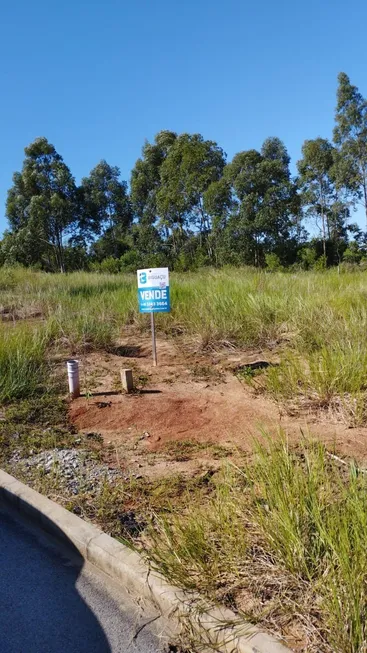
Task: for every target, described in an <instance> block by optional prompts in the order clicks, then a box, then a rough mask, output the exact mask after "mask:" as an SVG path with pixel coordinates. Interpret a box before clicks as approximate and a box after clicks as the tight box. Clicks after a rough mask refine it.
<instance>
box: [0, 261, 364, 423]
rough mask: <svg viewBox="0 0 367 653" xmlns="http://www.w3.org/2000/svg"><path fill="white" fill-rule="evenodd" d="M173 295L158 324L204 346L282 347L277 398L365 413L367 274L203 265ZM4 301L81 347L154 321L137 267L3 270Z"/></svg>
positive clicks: (272, 381)
mask: <svg viewBox="0 0 367 653" xmlns="http://www.w3.org/2000/svg"><path fill="white" fill-rule="evenodd" d="M171 297H172V312H171V313H170V314H159V315H157V327H158V329H160V330H162V331H164V332H165V333H167V334H171V335H175V334H177V333H180V334H186V335H187V336H190V337H193V338H195V339H196V340H197V344H198V346H202V347H208V346H219V345H221V344H231V345H233V346H245V347H257V348H260V349H264V348H271V349H272V350H274V349H276V350H277V351H278V352H279V353H280V355H281V365H280V366H279V367H273V368H271V369H270V370H269V375H268V380H267V387H268V390H269V391H270V392H271V393H272V394H273V395H274V396H275V397H276V398H277V399H279V400H281V401H284V400H285V401H287V400H289V398H292V400H293V401H294V400H297V399H300V400H301V399H302V400H303V399H305V398H306V399H307V400H308V401H312V402H315V403H316V404H317V405H329V404H333V402H335V401H336V402H337V403H338V406H339V407H340V410H341V411H342V412H343V411H344V413H345V415H346V417H347V419H349V420H350V421H351V423H361V422H363V421H364V420H365V419H366V416H365V410H364V408H363V405H364V403H365V398H366V392H367V376H366V370H367V365H366V363H367V354H366V352H367V302H366V300H367V273H363V272H346V273H344V274H341V275H338V274H337V272H336V271H335V270H330V271H327V272H323V273H322V272H307V273H297V274H284V273H274V274H266V273H264V272H259V271H256V270H252V269H231V268H228V269H223V270H220V271H216V270H202V271H200V272H198V273H188V274H172V278H171ZM0 304H1V305H3V306H5V307H6V306H12V307H14V311H15V313H16V312H17V311H19V312H20V314H21V316H22V315H23V316H27V314H32V311H34V309H35V308H37V309H38V311H39V312H40V313H41V314H42V316H43V320H44V322H45V323H47V322H49V326H48V328H49V329H51V330H52V332H53V333H54V335H55V339H56V340H57V339H58V340H59V342H60V343H61V344H64V345H65V347H66V348H69V350H70V353H73V354H74V353H75V352H78V351H79V350H83V351H85V350H88V349H89V350H90V349H93V348H98V349H103V348H106V349H108V348H111V346H112V344H113V343H114V342H115V341H116V339H117V338H119V337H121V335H122V334H123V333H124V328H125V327H126V325H134V326H135V327H136V329H137V330H140V329H142V328H145V327H148V325H149V321H148V320H147V316H144V315H139V313H138V302H137V290H136V279H135V275H132V274H130V275H108V274H92V273H90V274H88V273H84V272H78V273H73V274H68V275H60V274H55V275H50V274H46V273H42V272H32V271H28V270H19V269H15V270H11V269H10V270H9V269H5V268H2V269H0ZM28 309H29V310H28ZM18 317H19V316H18Z"/></svg>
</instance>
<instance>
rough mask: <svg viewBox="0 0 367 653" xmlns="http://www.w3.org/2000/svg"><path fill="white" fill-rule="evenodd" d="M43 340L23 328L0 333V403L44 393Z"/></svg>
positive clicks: (4, 330) (44, 340) (44, 337)
mask: <svg viewBox="0 0 367 653" xmlns="http://www.w3.org/2000/svg"><path fill="white" fill-rule="evenodd" d="M46 345H47V338H46V335H45V333H44V332H43V331H42V330H33V329H30V328H27V327H24V326H21V327H16V328H11V329H9V328H7V329H1V330H0V401H1V402H9V401H14V400H15V399H21V398H25V397H32V396H34V395H35V394H37V393H38V392H40V391H42V390H44V389H45V388H44V384H45V381H46V378H47V367H46V363H45V351H46Z"/></svg>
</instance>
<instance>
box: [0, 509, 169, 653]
mask: <svg viewBox="0 0 367 653" xmlns="http://www.w3.org/2000/svg"><path fill="white" fill-rule="evenodd" d="M157 616H158V615H157V613H156V612H155V611H154V609H152V608H150V607H149V608H145V609H144V607H139V608H138V607H137V605H136V604H134V603H133V601H132V599H131V598H129V596H128V595H127V594H125V593H124V592H123V591H122V590H121V589H120V587H118V586H117V585H116V584H115V583H113V582H110V581H109V580H108V579H106V577H105V576H104V575H103V574H101V573H99V572H98V571H97V570H96V569H95V568H94V567H92V566H91V565H89V564H88V563H87V564H85V563H84V561H83V559H82V558H81V557H80V556H79V554H77V553H76V552H75V551H74V552H72V554H71V555H70V557H69V555H68V557H64V556H63V555H61V554H60V553H59V552H58V551H57V550H56V549H54V548H53V547H52V546H51V545H49V543H48V541H47V540H45V539H43V538H40V537H39V536H38V535H36V534H35V533H33V532H32V531H30V530H28V528H26V527H25V526H23V525H22V524H19V523H18V522H15V521H13V520H12V519H11V518H10V517H9V516H8V515H7V514H5V513H4V512H1V510H0V651H1V653H109V652H112V653H122V652H124V653H125V652H126V653H158V652H159V653H161V652H162V651H163V649H164V646H163V642H164V640H163V639H162V638H161V637H160V634H159V631H160V629H161V628H162V625H161V624H160V620H159V619H156V620H155V621H151V620H152V619H154V618H156V617H157ZM149 621H151V623H147V622H149ZM144 624H146V625H144Z"/></svg>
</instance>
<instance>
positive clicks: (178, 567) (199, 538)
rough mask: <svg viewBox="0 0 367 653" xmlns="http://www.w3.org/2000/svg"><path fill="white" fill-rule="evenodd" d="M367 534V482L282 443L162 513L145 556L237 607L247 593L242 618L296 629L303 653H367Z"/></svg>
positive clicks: (182, 581) (268, 445)
mask: <svg viewBox="0 0 367 653" xmlns="http://www.w3.org/2000/svg"><path fill="white" fill-rule="evenodd" d="M366 537H367V478H366V476H365V475H363V474H359V473H358V471H357V469H356V468H355V467H354V466H353V465H352V466H351V468H350V470H349V471H347V472H344V473H343V471H342V470H341V469H339V468H338V467H337V465H336V463H334V462H333V461H332V460H330V458H329V457H328V456H327V454H326V453H325V451H324V449H323V448H322V447H321V445H319V444H312V443H304V446H303V447H302V448H300V449H298V450H297V451H292V450H290V449H289V447H288V444H287V442H286V440H285V439H284V438H281V439H278V440H276V441H271V440H267V441H265V443H264V442H263V443H258V444H257V446H256V454H255V457H254V459H253V460H252V461H251V462H249V463H247V464H246V466H244V467H243V468H241V469H237V468H232V469H230V468H228V469H227V471H225V472H224V473H223V475H222V476H221V477H220V476H219V477H218V478H217V480H216V487H215V491H214V492H213V494H212V495H209V496H208V497H207V501H206V502H203V501H202V500H201V501H200V503H196V502H195V501H194V500H193V498H192V497H191V500H190V502H189V501H188V502H187V507H186V510H185V512H184V513H183V512H182V509H181V510H180V511H179V512H176V513H173V514H169V515H166V516H157V517H156V522H155V526H154V527H152V528H151V529H150V547H151V548H150V550H149V556H150V558H152V559H153V561H154V564H155V566H156V568H157V569H159V570H160V571H161V572H162V573H163V574H164V575H165V576H166V577H167V578H168V579H169V580H170V582H173V583H175V584H178V585H180V586H181V587H184V588H185V589H186V590H198V591H201V592H204V593H205V594H206V595H207V596H208V597H210V598H211V599H213V600H215V599H217V600H218V599H220V600H221V601H223V600H224V601H226V602H227V604H228V605H230V606H231V607H235V608H236V607H237V603H238V601H239V597H241V593H242V595H243V592H245V593H246V596H251V597H252V598H251V601H250V600H249V599H248V600H247V608H246V603H245V604H240V605H241V610H242V611H243V612H244V613H245V614H246V616H247V617H248V618H250V619H252V620H255V621H258V622H260V623H261V624H263V625H264V626H268V627H273V628H274V625H275V624H276V623H277V622H278V623H280V624H283V634H287V632H288V631H287V626H288V625H289V624H291V625H292V626H293V629H294V626H295V625H296V628H297V632H298V634H299V636H300V637H301V638H303V639H304V640H306V641H307V645H306V646H305V648H304V649H302V650H307V651H327V652H330V651H333V652H335V651H338V652H340V653H364V651H365V650H366V648H365V647H366V637H367V632H366V631H367V626H366V617H367V549H366V546H365V542H366ZM297 615H298V616H297ZM299 615H302V617H300V616H299Z"/></svg>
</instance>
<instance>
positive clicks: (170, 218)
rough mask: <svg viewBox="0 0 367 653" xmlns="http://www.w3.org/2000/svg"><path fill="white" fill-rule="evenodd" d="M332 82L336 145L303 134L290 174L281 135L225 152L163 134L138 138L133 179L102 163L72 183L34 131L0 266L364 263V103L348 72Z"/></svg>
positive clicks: (115, 268) (101, 268) (199, 139)
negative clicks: (356, 219)
mask: <svg viewBox="0 0 367 653" xmlns="http://www.w3.org/2000/svg"><path fill="white" fill-rule="evenodd" d="M338 81H339V84H338V90H337V107H336V115H335V121H336V122H335V130H334V142H333V144H332V143H330V142H329V141H328V140H327V139H325V138H316V139H314V140H307V141H305V143H304V145H303V148H302V158H301V160H300V161H298V163H297V169H298V175H297V176H295V177H292V175H291V172H290V167H289V166H290V159H289V156H288V153H287V149H286V146H285V145H284V143H282V142H281V141H280V140H279V138H276V137H271V138H267V139H266V140H265V141H264V143H263V144H262V146H261V147H260V149H259V150H255V149H252V150H245V151H240V152H238V153H237V154H236V155H235V156H234V157H233V159H232V161H227V157H226V154H225V152H224V151H223V150H222V148H221V147H220V146H219V145H218V144H217V143H216V142H215V141H212V140H206V139H204V137H203V136H202V135H201V134H176V133H175V132H171V131H161V132H159V133H158V134H157V135H156V137H155V139H154V142H153V143H148V142H146V143H145V144H144V146H143V149H142V154H141V157H140V158H138V160H137V161H136V163H135V166H134V167H133V169H132V171H131V179H130V184H129V186H128V183H127V181H125V180H121V179H120V171H119V169H118V167H116V166H112V165H110V164H108V163H107V162H106V161H100V162H99V163H98V164H97V165H96V166H95V167H94V168H93V170H92V171H91V172H90V174H89V175H88V176H86V177H84V178H83V179H82V181H81V183H80V185H79V186H78V185H77V184H76V182H75V179H74V177H73V175H72V173H71V171H70V169H69V168H68V166H67V165H66V164H65V162H64V161H63V159H62V157H61V156H60V154H58V152H57V151H56V149H55V148H54V146H53V145H51V144H50V143H49V142H48V140H47V139H46V138H45V137H42V138H37V139H36V140H35V141H34V142H33V143H31V144H30V145H29V146H28V147H26V148H25V159H24V163H23V168H22V170H21V172H16V173H15V174H14V176H13V185H12V187H11V188H10V189H9V192H8V199H7V204H6V215H7V218H8V222H9V231H8V232H6V233H5V235H4V238H3V240H2V242H1V246H0V264H1V263H2V264H6V265H13V264H14V263H20V264H22V265H24V266H33V267H36V268H37V269H42V270H46V271H61V272H64V271H65V270H67V271H72V270H81V269H83V270H91V271H98V272H109V273H117V272H120V271H121V272H129V271H135V270H136V268H138V267H150V266H159V265H168V266H169V267H170V268H171V269H175V270H176V271H186V270H194V269H197V268H199V267H202V266H211V267H212V266H215V267H222V266H223V265H226V264H231V265H234V266H240V265H252V266H256V267H267V268H268V269H269V270H276V269H279V268H282V267H292V266H293V268H294V269H298V268H301V269H309V268H311V267H316V268H317V269H322V268H324V267H326V266H332V265H336V264H337V265H339V264H340V263H341V262H342V261H343V260H344V261H345V262H346V263H353V264H360V262H361V261H363V260H365V259H366V234H365V233H363V232H362V231H361V229H360V228H359V227H358V226H357V225H356V224H353V223H352V222H351V217H352V213H353V210H354V209H356V207H357V206H358V204H360V203H362V205H363V206H364V207H366V206H367V101H366V100H365V99H364V98H363V97H362V95H361V94H360V93H359V91H358V89H357V88H356V87H355V86H353V85H352V84H351V83H350V80H349V78H348V76H347V75H346V74H345V73H341V74H340V75H339V79H338ZM366 211H367V208H366ZM366 215H367V213H366ZM308 225H311V230H310V232H311V235H310V234H308V233H307V231H306V226H308Z"/></svg>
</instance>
